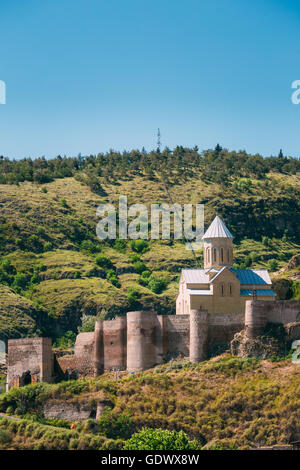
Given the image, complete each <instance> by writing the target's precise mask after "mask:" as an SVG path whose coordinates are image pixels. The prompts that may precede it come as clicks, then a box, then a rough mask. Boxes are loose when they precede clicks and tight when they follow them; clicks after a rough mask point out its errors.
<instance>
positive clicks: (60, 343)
mask: <svg viewBox="0 0 300 470" xmlns="http://www.w3.org/2000/svg"><path fill="white" fill-rule="evenodd" d="M75 341H76V333H74V332H73V331H67V332H66V333H65V334H64V335H63V336H61V337H60V338H57V339H56V340H55V342H54V347H55V348H65V347H67V346H69V344H71V345H74V344H75Z"/></svg>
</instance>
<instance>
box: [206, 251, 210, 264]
mask: <svg viewBox="0 0 300 470" xmlns="http://www.w3.org/2000/svg"><path fill="white" fill-rule="evenodd" d="M206 262H207V263H209V262H210V259H209V248H206Z"/></svg>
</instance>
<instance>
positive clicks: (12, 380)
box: [7, 300, 300, 388]
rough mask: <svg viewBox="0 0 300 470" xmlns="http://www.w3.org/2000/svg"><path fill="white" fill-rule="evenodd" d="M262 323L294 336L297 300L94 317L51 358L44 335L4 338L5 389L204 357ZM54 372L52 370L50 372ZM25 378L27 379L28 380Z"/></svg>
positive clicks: (299, 310)
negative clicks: (69, 351) (66, 352)
mask: <svg viewBox="0 0 300 470" xmlns="http://www.w3.org/2000/svg"><path fill="white" fill-rule="evenodd" d="M267 323H281V324H284V325H285V327H286V328H288V335H289V337H290V338H291V339H292V338H296V337H298V336H299V328H300V301H297V300H296V301H273V302H269V301H262V300H248V301H247V303H246V312H245V315H244V314H236V313H219V314H208V312H207V311H205V310H192V311H191V314H190V315H162V316H161V315H160V316H158V315H156V313H155V312H152V311H148V312H144V311H137V312H128V313H127V316H126V317H118V318H116V319H115V320H110V321H97V322H96V325H95V331H94V332H92V333H80V334H79V335H78V336H77V339H76V344H75V348H74V355H72V356H62V357H57V358H56V360H55V371H54V369H53V353H52V349H51V340H50V339H49V338H27V339H18V340H10V341H9V342H8V380H7V382H8V388H9V387H11V386H12V385H15V386H21V385H25V384H26V383H30V382H31V383H34V382H37V381H45V382H52V381H53V378H54V375H56V376H57V377H60V378H64V379H70V378H78V377H85V376H93V375H94V376H98V375H100V374H102V373H103V372H104V371H105V370H126V369H127V370H128V371H129V372H135V371H142V370H145V369H148V368H151V367H153V366H155V365H157V364H161V363H162V362H164V361H168V360H170V359H172V358H176V357H178V356H183V357H186V358H190V360H191V361H196V362H197V361H201V360H205V359H207V358H208V357H210V356H212V355H216V354H219V353H220V352H223V351H224V350H225V349H228V347H229V344H230V342H231V341H232V339H233V337H234V335H235V334H236V333H238V332H240V331H241V330H243V329H244V328H245V332H246V336H247V335H248V338H251V337H255V336H258V335H259V334H261V332H262V331H263V329H264V327H265V326H266V324H267ZM54 372H55V374H54ZM28 380H29V382H28Z"/></svg>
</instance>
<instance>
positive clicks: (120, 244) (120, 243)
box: [114, 238, 126, 252]
mask: <svg viewBox="0 0 300 470" xmlns="http://www.w3.org/2000/svg"><path fill="white" fill-rule="evenodd" d="M114 249H115V250H117V251H121V252H122V251H124V250H125V249H126V242H125V240H122V239H120V238H117V239H116V240H115V242H114Z"/></svg>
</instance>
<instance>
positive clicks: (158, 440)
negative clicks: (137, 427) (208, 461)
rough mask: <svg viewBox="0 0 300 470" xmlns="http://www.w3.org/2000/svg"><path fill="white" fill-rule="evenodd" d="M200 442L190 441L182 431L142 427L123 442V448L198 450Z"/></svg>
mask: <svg viewBox="0 0 300 470" xmlns="http://www.w3.org/2000/svg"><path fill="white" fill-rule="evenodd" d="M199 449H201V446H200V444H199V443H198V442H197V441H196V440H193V441H190V440H189V438H188V436H187V435H186V434H185V433H184V432H183V431H167V430H164V429H151V428H143V429H142V430H141V431H139V432H137V433H135V434H133V436H132V437H131V438H130V439H129V440H128V441H127V442H126V443H125V445H124V450H199Z"/></svg>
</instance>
